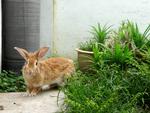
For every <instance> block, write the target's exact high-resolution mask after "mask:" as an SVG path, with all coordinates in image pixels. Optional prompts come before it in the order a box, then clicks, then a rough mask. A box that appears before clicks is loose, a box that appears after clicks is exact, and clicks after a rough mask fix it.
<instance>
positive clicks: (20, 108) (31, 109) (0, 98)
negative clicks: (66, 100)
mask: <svg viewBox="0 0 150 113" xmlns="http://www.w3.org/2000/svg"><path fill="white" fill-rule="evenodd" d="M58 92H59V91H58V90H51V91H45V92H42V93H41V94H39V95H37V96H33V97H30V96H24V94H25V93H0V113H55V112H58V110H59V109H60V107H59V106H61V105H60V104H62V103H63V97H64V95H63V93H60V94H59V98H58V99H57V96H58ZM57 100H58V105H59V106H57Z"/></svg>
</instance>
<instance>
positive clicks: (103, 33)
mask: <svg viewBox="0 0 150 113" xmlns="http://www.w3.org/2000/svg"><path fill="white" fill-rule="evenodd" d="M110 28H111V26H110V27H107V26H106V25H105V26H101V25H100V24H99V23H98V25H97V26H92V29H91V31H90V33H91V34H92V39H91V40H89V41H86V42H84V43H80V44H79V48H80V49H82V50H85V51H92V50H93V46H94V44H95V43H102V44H104V42H105V40H106V39H107V38H108V35H109V33H110V32H111V30H110ZM99 49H101V47H99Z"/></svg>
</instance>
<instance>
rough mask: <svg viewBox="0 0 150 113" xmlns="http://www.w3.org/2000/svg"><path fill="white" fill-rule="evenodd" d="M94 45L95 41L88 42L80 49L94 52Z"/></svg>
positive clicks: (80, 45)
mask: <svg viewBox="0 0 150 113" xmlns="http://www.w3.org/2000/svg"><path fill="white" fill-rule="evenodd" d="M94 44H95V41H93V40H90V41H86V42H84V43H80V44H79V48H80V49H81V50H84V51H92V48H93V45H94Z"/></svg>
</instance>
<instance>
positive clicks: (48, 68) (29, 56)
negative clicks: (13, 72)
mask: <svg viewBox="0 0 150 113" xmlns="http://www.w3.org/2000/svg"><path fill="white" fill-rule="evenodd" d="M15 49H16V50H17V51H18V52H19V53H20V55H21V56H22V57H23V58H24V59H25V60H26V64H25V65H24V66H23V69H22V72H23V77H24V80H25V82H26V85H27V92H28V93H29V94H31V95H36V94H37V93H38V92H40V91H41V89H42V86H44V85H52V84H55V82H56V83H57V84H58V85H61V84H62V83H63V81H64V77H69V76H70V75H71V74H72V73H73V72H74V71H75V68H74V64H73V61H72V60H71V59H67V58H61V57H58V58H49V59H46V60H41V58H42V57H43V56H44V55H45V53H46V52H47V50H48V48H47V47H43V48H41V49H39V50H38V51H36V52H34V53H28V52H27V51H26V50H24V49H22V48H18V47H15Z"/></svg>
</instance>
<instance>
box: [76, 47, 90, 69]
mask: <svg viewBox="0 0 150 113" xmlns="http://www.w3.org/2000/svg"><path fill="white" fill-rule="evenodd" d="M76 51H77V53H78V63H79V69H80V70H81V71H88V70H89V69H90V67H91V65H92V59H93V52H91V51H84V50H80V49H78V48H77V49H76Z"/></svg>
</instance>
